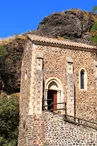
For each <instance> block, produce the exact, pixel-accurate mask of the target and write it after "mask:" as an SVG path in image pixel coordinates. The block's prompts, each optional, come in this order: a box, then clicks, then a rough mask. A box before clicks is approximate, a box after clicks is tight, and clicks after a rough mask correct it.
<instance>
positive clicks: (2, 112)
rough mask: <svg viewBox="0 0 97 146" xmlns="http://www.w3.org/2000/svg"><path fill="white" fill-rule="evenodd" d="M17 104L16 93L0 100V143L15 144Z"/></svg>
mask: <svg viewBox="0 0 97 146" xmlns="http://www.w3.org/2000/svg"><path fill="white" fill-rule="evenodd" d="M18 123H19V104H18V97H17V95H16V94H13V95H11V97H10V98H9V99H8V98H7V95H6V94H3V97H2V98H1V100H0V145H1V146H16V145H17V138H18Z"/></svg>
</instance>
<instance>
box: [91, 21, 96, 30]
mask: <svg viewBox="0 0 97 146" xmlns="http://www.w3.org/2000/svg"><path fill="white" fill-rule="evenodd" d="M91 31H92V32H95V31H97V22H95V23H94V24H93V26H92V28H91Z"/></svg>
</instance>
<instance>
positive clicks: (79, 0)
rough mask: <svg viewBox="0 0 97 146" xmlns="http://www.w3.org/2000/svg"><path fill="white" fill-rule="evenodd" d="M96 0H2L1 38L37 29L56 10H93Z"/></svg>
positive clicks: (0, 7)
mask: <svg viewBox="0 0 97 146" xmlns="http://www.w3.org/2000/svg"><path fill="white" fill-rule="evenodd" d="M96 5H97V1H96V0H0V38H6V37H9V36H13V35H16V34H22V33H24V32H27V31H29V30H36V29H37V27H38V24H39V23H40V22H41V21H42V19H43V18H44V17H46V16H48V15H50V14H52V13H54V12H61V11H65V10H70V9H72V8H78V9H81V10H85V11H92V8H93V7H94V6H96Z"/></svg>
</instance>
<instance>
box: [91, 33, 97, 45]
mask: <svg viewBox="0 0 97 146" xmlns="http://www.w3.org/2000/svg"><path fill="white" fill-rule="evenodd" d="M90 40H91V41H92V42H93V43H96V44H97V35H94V36H92V37H91V38H90Z"/></svg>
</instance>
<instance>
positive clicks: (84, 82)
mask: <svg viewBox="0 0 97 146" xmlns="http://www.w3.org/2000/svg"><path fill="white" fill-rule="evenodd" d="M80 89H84V90H87V73H86V70H85V69H81V70H80Z"/></svg>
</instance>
